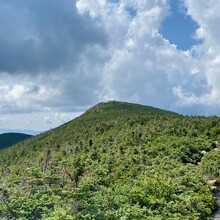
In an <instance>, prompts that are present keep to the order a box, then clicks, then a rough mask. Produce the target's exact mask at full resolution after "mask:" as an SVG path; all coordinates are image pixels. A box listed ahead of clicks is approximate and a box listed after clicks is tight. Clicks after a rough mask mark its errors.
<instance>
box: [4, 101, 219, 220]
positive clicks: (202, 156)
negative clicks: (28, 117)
mask: <svg viewBox="0 0 220 220" xmlns="http://www.w3.org/2000/svg"><path fill="white" fill-rule="evenodd" d="M218 141H220V118H219V117H215V116H213V117H203V116H182V115H179V114H176V113H173V112H169V111H164V110H160V109H156V108H153V107H148V106H142V105H137V104H130V103H124V102H116V101H111V102H107V103H100V104H98V105H96V106H94V107H93V108H91V109H89V110H88V111H86V112H85V113H84V114H83V115H82V116H80V117H78V118H76V119H75V120H73V121H70V122H68V123H66V124H64V125H62V126H60V127H58V128H55V129H52V130H50V131H48V132H45V133H43V134H40V135H37V136H35V137H33V138H31V139H28V140H26V141H24V142H20V143H18V144H17V145H14V146H13V147H10V148H7V149H3V150H1V151H0V200H1V202H0V219H3V220H6V219H20V220H25V219H27V220H34V219H44V220H84V219H86V220H93V219H94V220H163V219H167V220H199V219H202V220H205V219H207V218H208V217H209V216H211V214H212V213H214V212H215V211H216V209H217V203H216V198H215V195H214V192H213V191H212V190H213V188H211V185H210V184H209V182H208V180H209V179H212V178H215V179H216V180H217V182H218V181H219V179H220V162H219V161H220V150H219V149H218Z"/></svg>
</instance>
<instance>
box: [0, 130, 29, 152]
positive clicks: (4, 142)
mask: <svg viewBox="0 0 220 220" xmlns="http://www.w3.org/2000/svg"><path fill="white" fill-rule="evenodd" d="M30 137H32V135H28V134H21V133H4V134H0V149H3V148H6V147H10V146H12V145H13V144H16V143H18V142H20V141H23V140H25V139H28V138H30Z"/></svg>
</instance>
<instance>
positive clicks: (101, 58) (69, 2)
mask: <svg viewBox="0 0 220 220" xmlns="http://www.w3.org/2000/svg"><path fill="white" fill-rule="evenodd" d="M180 3H183V5H184V7H185V10H184V11H185V12H186V13H187V14H188V15H189V16H191V17H192V19H193V20H194V21H195V22H196V23H197V24H198V29H197V30H196V32H195V36H196V37H197V38H200V39H202V42H203V43H202V44H200V45H195V46H193V47H192V48H191V49H190V50H187V51H181V50H178V49H177V47H176V45H172V44H171V43H170V42H169V41H168V40H167V39H164V37H163V36H162V35H161V34H160V29H161V25H162V21H163V20H164V19H165V18H166V17H167V16H168V15H169V14H170V6H169V1H168V0H142V1H136V0H117V1H115V0H114V1H113V0H78V1H75V0H64V1H59V0H46V1H42V2H41V1H34V0H16V1H15V0H11V1H3V0H0V26H1V32H0V77H1V81H0V103H1V104H0V113H2V114H6V113H10V112H11V113H14V114H16V115H17V117H18V114H17V113H20V114H21V113H24V112H25V114H28V113H31V112H35V113H34V114H42V118H44V119H45V120H44V121H45V124H48V126H51V123H52V120H55V121H56V123H57V124H60V123H61V121H65V120H68V117H69V116H68V117H66V116H65V115H69V114H70V113H68V114H67V112H79V111H80V112H81V111H83V110H85V109H86V108H87V107H88V106H91V105H93V104H95V103H96V102H98V101H104V100H108V99H118V100H123V101H132V102H139V103H143V104H148V105H154V106H157V107H161V108H166V109H170V110H178V111H179V112H182V113H186V112H187V113H193V114H194V113H196V114H198V113H201V114H203V113H207V109H209V110H210V109H212V108H210V106H213V105H216V106H220V98H219V94H220V86H219V85H220V77H219V69H220V56H219V54H220V53H219V52H220V44H219V38H220V31H219V30H218V28H216V27H218V23H219V21H220V16H219V15H218V10H219V9H220V2H219V1H214V0H208V1H207V0H206V1H205V0H202V1H201V0H181V1H180ZM198 106H199V107H198ZM189 109H190V111H189ZM212 110H213V112H211V111H210V112H209V113H215V112H216V109H214V108H213V109H212ZM45 112H47V114H48V112H50V114H53V117H51V116H50V117H49V116H48V115H47V114H46V113H45ZM63 113H64V115H62V114H63ZM57 114H58V115H57ZM43 115H44V116H43ZM27 121H30V120H27ZM35 123H36V122H35ZM29 124H30V123H29Z"/></svg>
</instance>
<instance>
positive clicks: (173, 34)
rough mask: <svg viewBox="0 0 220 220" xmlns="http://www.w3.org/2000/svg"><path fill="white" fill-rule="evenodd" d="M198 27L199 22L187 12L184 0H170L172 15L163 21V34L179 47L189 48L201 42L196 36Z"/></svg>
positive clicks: (182, 48)
mask: <svg viewBox="0 0 220 220" xmlns="http://www.w3.org/2000/svg"><path fill="white" fill-rule="evenodd" d="M197 28H198V24H197V23H196V22H195V21H194V20H193V19H192V17H190V16H189V15H187V14H186V8H185V7H184V5H183V3H182V1H180V0H179V1H178V0H170V15H169V16H167V18H165V19H164V21H163V22H162V27H161V34H162V35H163V36H164V37H165V38H166V39H168V40H169V41H170V43H172V44H175V45H176V46H177V48H178V49H180V50H188V49H190V48H191V47H192V46H193V45H196V44H200V43H201V40H199V39H196V38H195V36H194V35H195V32H196V29H197Z"/></svg>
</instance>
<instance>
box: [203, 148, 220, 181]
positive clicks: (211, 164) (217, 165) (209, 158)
mask: <svg viewBox="0 0 220 220" xmlns="http://www.w3.org/2000/svg"><path fill="white" fill-rule="evenodd" d="M202 167H203V169H204V171H205V172H207V173H208V174H211V175H213V176H214V177H217V178H220V150H215V151H212V152H211V153H209V154H207V155H206V156H205V157H204V158H203V160H202Z"/></svg>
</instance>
